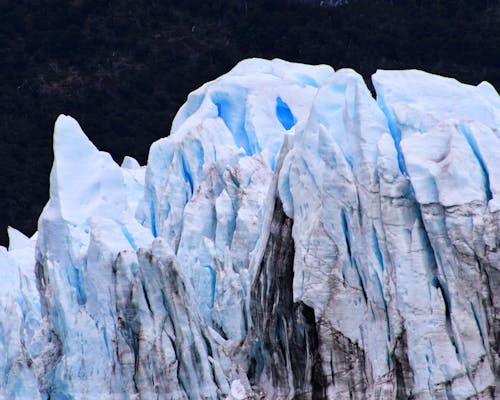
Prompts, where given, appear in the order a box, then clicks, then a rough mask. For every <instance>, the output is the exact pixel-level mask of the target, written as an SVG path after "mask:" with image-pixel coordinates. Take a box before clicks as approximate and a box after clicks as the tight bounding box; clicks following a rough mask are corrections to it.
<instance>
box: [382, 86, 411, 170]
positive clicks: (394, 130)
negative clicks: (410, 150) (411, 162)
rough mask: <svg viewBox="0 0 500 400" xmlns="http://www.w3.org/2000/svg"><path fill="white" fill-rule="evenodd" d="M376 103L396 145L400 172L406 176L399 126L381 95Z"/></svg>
mask: <svg viewBox="0 0 500 400" xmlns="http://www.w3.org/2000/svg"><path fill="white" fill-rule="evenodd" d="M377 104H378V106H379V107H380V109H381V110H382V112H383V113H384V114H385V117H386V119H387V126H388V127H389V132H390V133H391V136H392V139H393V140H394V145H395V146H396V151H397V152H398V166H399V170H400V171H401V173H402V174H403V175H404V176H406V177H408V171H407V169H406V163H405V160H404V157H403V152H402V151H401V130H400V129H399V126H398V125H397V124H396V121H394V118H393V116H392V113H391V112H390V111H389V109H388V108H387V106H386V104H385V102H384V100H383V99H382V97H381V96H378V97H377Z"/></svg>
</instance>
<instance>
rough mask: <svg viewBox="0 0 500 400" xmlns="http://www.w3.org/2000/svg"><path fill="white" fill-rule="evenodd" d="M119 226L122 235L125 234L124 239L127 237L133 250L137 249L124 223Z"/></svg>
mask: <svg viewBox="0 0 500 400" xmlns="http://www.w3.org/2000/svg"><path fill="white" fill-rule="evenodd" d="M121 228H122V233H123V236H125V239H127V241H128V242H129V244H130V246H132V249H134V251H137V245H136V244H135V240H134V238H133V237H132V235H131V234H130V232H129V231H128V230H127V228H126V227H125V225H121Z"/></svg>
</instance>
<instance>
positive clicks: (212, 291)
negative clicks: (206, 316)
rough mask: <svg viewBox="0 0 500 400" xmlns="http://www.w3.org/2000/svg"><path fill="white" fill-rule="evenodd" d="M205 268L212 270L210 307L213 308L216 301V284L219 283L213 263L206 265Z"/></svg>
mask: <svg viewBox="0 0 500 400" xmlns="http://www.w3.org/2000/svg"><path fill="white" fill-rule="evenodd" d="M203 268H206V269H207V270H208V272H210V289H211V292H210V308H212V307H213V306H214V302H215V285H216V283H217V275H216V273H215V271H214V269H213V268H212V266H211V265H204V266H203Z"/></svg>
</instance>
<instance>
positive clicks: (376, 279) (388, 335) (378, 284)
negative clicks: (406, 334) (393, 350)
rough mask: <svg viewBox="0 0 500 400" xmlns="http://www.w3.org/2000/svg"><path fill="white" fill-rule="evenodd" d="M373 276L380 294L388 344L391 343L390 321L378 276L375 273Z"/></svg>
mask: <svg viewBox="0 0 500 400" xmlns="http://www.w3.org/2000/svg"><path fill="white" fill-rule="evenodd" d="M374 275H375V282H376V283H377V287H378V290H379V292H380V298H381V299H382V303H383V305H384V312H385V321H386V324H387V341H388V342H390V341H391V324H390V320H389V311H388V310H387V301H386V300H385V297H384V288H383V286H382V282H381V281H380V278H379V276H378V274H377V273H376V272H375V273H374Z"/></svg>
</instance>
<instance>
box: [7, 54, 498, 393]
mask: <svg viewBox="0 0 500 400" xmlns="http://www.w3.org/2000/svg"><path fill="white" fill-rule="evenodd" d="M373 83H374V86H375V89H376V92H377V100H374V99H373V97H372V96H371V94H370V92H369V91H368V89H367V88H366V86H365V84H364V82H363V79H362V78H361V76H360V75H359V74H357V73H356V72H354V71H352V70H348V69H344V70H339V71H336V72H334V71H333V69H332V68H330V67H328V66H324V65H323V66H308V65H301V64H292V63H288V62H285V61H282V60H272V61H267V60H260V59H251V60H245V61H242V62H241V63H239V64H238V65H237V66H236V67H235V68H234V69H233V70H231V71H230V72H229V73H228V74H226V75H224V76H222V77H220V78H218V79H216V80H215V81H212V82H209V83H207V84H205V85H203V86H202V87H201V88H199V89H197V90H196V91H194V92H193V93H191V94H190V95H189V97H188V100H187V102H186V103H185V104H184V105H183V106H182V107H181V109H180V110H179V112H178V114H177V116H176V118H175V119H174V121H173V124H172V132H171V135H170V136H169V137H168V138H165V139H161V140H159V141H157V142H156V143H154V144H153V145H152V146H151V149H150V154H149V158H148V163H147V165H146V166H145V167H141V166H140V165H139V164H138V163H137V162H136V161H135V160H134V159H132V158H130V157H126V159H125V160H124V162H123V164H122V165H121V166H119V165H117V164H116V163H115V162H114V161H113V160H112V158H111V157H110V156H109V154H107V153H104V152H100V151H98V150H97V149H96V148H95V146H94V145H93V144H92V143H91V142H90V141H89V140H88V138H87V137H86V136H85V134H84V133H83V131H82V130H81V128H80V126H79V125H78V123H77V122H76V121H75V120H74V119H72V118H71V117H67V116H60V117H59V118H58V120H57V121H56V125H55V129H54V166H53V169H52V173H51V182H50V200H49V202H48V203H47V205H46V207H45V208H44V210H43V212H42V215H41V216H40V219H39V225H38V227H39V231H38V234H37V236H35V237H33V238H31V239H30V238H27V237H25V236H24V235H23V234H22V233H20V232H18V231H16V230H14V229H12V228H9V238H10V246H9V249H8V250H7V249H5V248H0V268H1V270H2V271H3V272H2V276H3V279H2V280H1V281H0V352H1V354H3V356H2V357H1V358H0V376H1V380H0V397H4V398H18V399H34V398H39V399H49V398H50V399H88V398H101V399H105V398H108V399H118V398H120V399H121V398H145V399H148V398H170V399H181V398H192V399H199V398H207V399H209V398H210V399H211V398H234V399H244V398H256V397H259V396H263V397H264V398H332V399H343V398H355V399H361V398H372V399H376V398H384V399H386V398H407V397H410V396H412V398H415V399H431V398H436V399H439V398H445V397H448V398H456V399H466V398H484V399H489V398H494V397H495V387H496V385H497V383H498V380H499V372H500V370H499V366H500V364H499V363H500V360H499V353H498V352H499V350H498V349H499V339H498V338H499V337H500V317H499V311H500V298H499V296H500V295H499V293H500V271H499V269H500V258H499V255H498V254H500V252H499V251H498V250H499V246H500V244H499V242H500V202H499V196H500V152H499V150H498V149H500V135H499V133H498V132H499V131H498V128H499V125H500V100H499V97H498V94H497V93H496V91H495V89H494V88H493V87H492V86H491V85H489V84H488V83H482V84H480V85H478V86H469V85H464V84H461V83H459V82H457V81H456V80H453V79H449V78H444V77H439V76H435V75H431V74H428V73H425V72H421V71H414V70H409V71H378V72H377V73H376V74H375V75H374V76H373ZM497 395H498V393H497Z"/></svg>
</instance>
